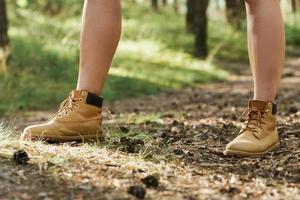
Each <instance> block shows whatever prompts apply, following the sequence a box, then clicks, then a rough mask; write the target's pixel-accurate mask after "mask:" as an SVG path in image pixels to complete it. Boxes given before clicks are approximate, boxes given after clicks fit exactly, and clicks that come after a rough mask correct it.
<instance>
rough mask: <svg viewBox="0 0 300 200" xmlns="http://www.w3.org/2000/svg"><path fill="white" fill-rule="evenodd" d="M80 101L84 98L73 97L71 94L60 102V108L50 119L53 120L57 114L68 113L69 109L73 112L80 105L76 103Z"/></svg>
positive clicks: (59, 115)
mask: <svg viewBox="0 0 300 200" xmlns="http://www.w3.org/2000/svg"><path fill="white" fill-rule="evenodd" d="M78 101H79V102H82V101H83V99H82V98H73V97H71V96H69V97H68V98H67V99H65V100H64V101H63V102H62V103H61V104H60V107H59V110H58V111H57V112H56V113H55V114H54V115H53V116H52V117H51V118H50V119H49V120H48V121H51V120H52V119H53V118H55V117H56V116H58V117H62V116H63V114H65V115H68V111H71V112H73V111H74V109H75V108H74V107H76V108H78V107H79V105H78V104H77V103H76V102H78Z"/></svg>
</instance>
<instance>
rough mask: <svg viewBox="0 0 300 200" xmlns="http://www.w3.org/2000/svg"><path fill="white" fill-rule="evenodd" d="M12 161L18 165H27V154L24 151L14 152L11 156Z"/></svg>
mask: <svg viewBox="0 0 300 200" xmlns="http://www.w3.org/2000/svg"><path fill="white" fill-rule="evenodd" d="M13 160H14V161H15V162H16V163H17V164H20V165H27V163H28V161H29V160H30V158H29V156H28V154H27V152H26V151H24V150H19V151H16V152H15V153H14V155H13Z"/></svg>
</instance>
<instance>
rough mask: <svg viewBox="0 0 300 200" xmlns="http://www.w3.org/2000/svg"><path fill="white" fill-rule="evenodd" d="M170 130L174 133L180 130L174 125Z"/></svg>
mask: <svg viewBox="0 0 300 200" xmlns="http://www.w3.org/2000/svg"><path fill="white" fill-rule="evenodd" d="M171 132H172V133H174V134H177V133H179V132H180V130H179V128H178V127H176V126H174V127H172V129H171Z"/></svg>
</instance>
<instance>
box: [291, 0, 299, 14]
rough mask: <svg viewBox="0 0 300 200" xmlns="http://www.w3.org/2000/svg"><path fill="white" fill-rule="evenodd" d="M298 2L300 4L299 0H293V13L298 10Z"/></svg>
mask: <svg viewBox="0 0 300 200" xmlns="http://www.w3.org/2000/svg"><path fill="white" fill-rule="evenodd" d="M298 4H299V1H298V0H292V10H293V13H296V12H297V10H298Z"/></svg>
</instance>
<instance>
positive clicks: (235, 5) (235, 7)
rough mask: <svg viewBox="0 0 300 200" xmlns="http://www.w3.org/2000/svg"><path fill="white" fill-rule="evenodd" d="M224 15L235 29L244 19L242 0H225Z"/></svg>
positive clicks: (243, 3)
mask: <svg viewBox="0 0 300 200" xmlns="http://www.w3.org/2000/svg"><path fill="white" fill-rule="evenodd" d="M225 2H226V16H227V20H228V22H229V23H230V25H231V26H232V27H234V28H236V29H239V28H240V27H241V26H242V23H243V21H244V19H245V16H246V13H245V1H244V0H226V1H225Z"/></svg>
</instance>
